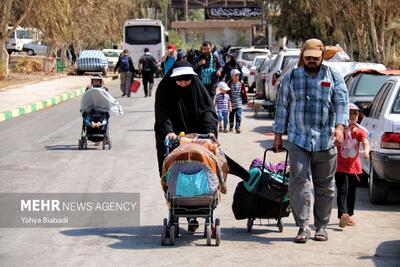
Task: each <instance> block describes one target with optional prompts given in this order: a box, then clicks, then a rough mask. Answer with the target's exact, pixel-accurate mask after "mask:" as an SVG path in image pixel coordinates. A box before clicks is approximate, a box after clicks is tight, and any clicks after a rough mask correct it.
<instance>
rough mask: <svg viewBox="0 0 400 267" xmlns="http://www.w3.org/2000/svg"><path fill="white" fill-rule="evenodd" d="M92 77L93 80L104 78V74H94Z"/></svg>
mask: <svg viewBox="0 0 400 267" xmlns="http://www.w3.org/2000/svg"><path fill="white" fill-rule="evenodd" d="M90 79H91V80H104V78H103V76H101V75H100V74H97V75H94V76H92V78H90Z"/></svg>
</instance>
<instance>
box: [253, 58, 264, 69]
mask: <svg viewBox="0 0 400 267" xmlns="http://www.w3.org/2000/svg"><path fill="white" fill-rule="evenodd" d="M263 61H264V58H261V57H260V58H257V59H256V60H255V62H254V66H256V67H258V66H260V64H261V63H263Z"/></svg>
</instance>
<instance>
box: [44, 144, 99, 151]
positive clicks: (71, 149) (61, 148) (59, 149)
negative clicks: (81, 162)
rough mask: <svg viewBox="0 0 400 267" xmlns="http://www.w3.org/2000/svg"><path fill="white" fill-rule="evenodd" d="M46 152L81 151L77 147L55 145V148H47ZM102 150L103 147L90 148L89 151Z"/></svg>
mask: <svg viewBox="0 0 400 267" xmlns="http://www.w3.org/2000/svg"><path fill="white" fill-rule="evenodd" d="M45 148H46V150H49V151H73V150H76V151H79V149H78V146H77V145H53V146H45ZM97 149H102V148H101V146H97V147H96V146H93V147H91V146H88V148H87V150H97Z"/></svg>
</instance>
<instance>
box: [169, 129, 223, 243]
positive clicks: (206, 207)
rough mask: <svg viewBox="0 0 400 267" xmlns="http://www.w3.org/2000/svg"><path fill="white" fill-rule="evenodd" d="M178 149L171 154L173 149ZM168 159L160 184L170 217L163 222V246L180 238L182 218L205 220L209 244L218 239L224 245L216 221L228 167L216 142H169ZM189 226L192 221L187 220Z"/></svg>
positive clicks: (195, 137) (205, 138)
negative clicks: (215, 215) (215, 214)
mask: <svg viewBox="0 0 400 267" xmlns="http://www.w3.org/2000/svg"><path fill="white" fill-rule="evenodd" d="M174 147H175V149H174V150H173V151H172V152H171V153H169V150H170V149H173V148H174ZM166 154H167V156H166V158H165V160H164V163H163V171H162V178H161V184H162V188H163V190H164V193H165V198H166V200H167V204H168V208H169V218H168V219H167V218H164V220H163V230H162V234H161V244H162V245H166V244H167V239H169V244H170V245H174V242H175V238H176V237H178V236H179V218H182V217H184V218H195V219H197V218H204V220H205V223H204V237H206V238H207V245H208V246H210V245H211V240H212V238H215V244H216V246H219V244H220V242H221V225H220V220H219V219H218V218H214V209H215V208H216V207H217V205H218V194H219V192H220V191H221V192H222V193H226V186H225V179H226V176H227V173H228V166H227V163H226V159H225V156H224V155H223V153H222V151H221V150H220V147H219V143H218V141H217V140H216V139H211V138H210V137H209V135H200V134H189V135H186V136H181V137H180V138H179V140H178V142H175V143H171V142H170V141H169V140H166ZM188 223H189V224H190V221H188Z"/></svg>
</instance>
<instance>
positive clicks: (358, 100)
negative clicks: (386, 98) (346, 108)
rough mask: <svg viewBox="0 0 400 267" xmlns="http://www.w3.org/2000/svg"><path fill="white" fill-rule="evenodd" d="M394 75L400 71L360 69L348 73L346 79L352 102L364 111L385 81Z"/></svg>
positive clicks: (399, 73)
mask: <svg viewBox="0 0 400 267" xmlns="http://www.w3.org/2000/svg"><path fill="white" fill-rule="evenodd" d="M393 75H400V71H398V70H376V69H360V70H355V71H353V72H352V73H350V74H348V75H347V76H346V77H345V78H344V80H345V82H346V86H347V90H348V92H349V98H350V99H349V100H350V102H352V103H354V104H356V105H357V106H358V107H359V108H360V109H361V111H364V110H365V109H366V108H367V107H368V106H369V105H370V104H371V102H372V100H373V99H374V97H375V95H376V94H377V93H378V91H379V89H380V88H381V86H382V85H383V83H384V82H385V81H386V80H387V79H388V78H389V77H391V76H393Z"/></svg>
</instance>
